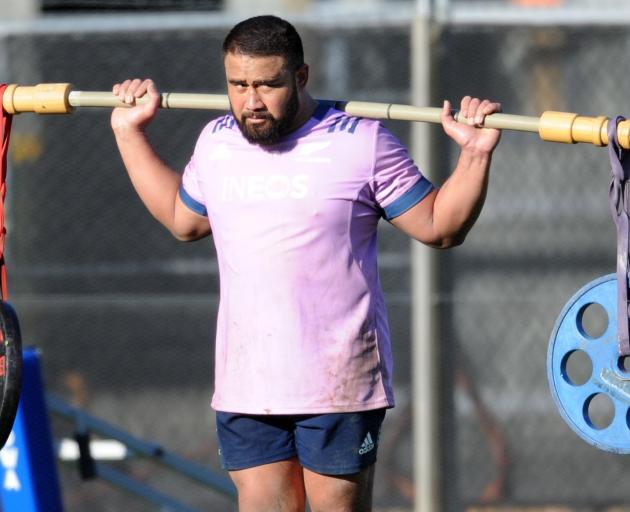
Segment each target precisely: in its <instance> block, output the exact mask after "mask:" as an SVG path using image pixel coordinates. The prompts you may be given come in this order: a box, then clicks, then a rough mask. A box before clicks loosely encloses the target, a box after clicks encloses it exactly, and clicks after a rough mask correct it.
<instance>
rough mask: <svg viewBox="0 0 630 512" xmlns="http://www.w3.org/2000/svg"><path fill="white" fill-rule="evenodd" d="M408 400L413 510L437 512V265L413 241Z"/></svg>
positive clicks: (426, 149) (424, 86)
mask: <svg viewBox="0 0 630 512" xmlns="http://www.w3.org/2000/svg"><path fill="white" fill-rule="evenodd" d="M432 14H433V11H432V2H431V0H417V4H416V15H415V17H414V21H413V27H412V36H411V37H412V45H411V47H412V51H411V56H412V61H411V70H412V72H411V73H412V88H413V90H412V99H413V101H412V103H413V104H415V105H426V104H429V103H430V101H431V100H432V98H431V76H430V74H431V67H432V66H431V62H432V51H431V40H432V28H433V23H432ZM412 136H413V145H412V151H413V155H414V159H415V161H416V162H417V163H418V165H419V167H420V169H421V170H422V171H423V173H425V175H426V176H427V177H428V178H429V179H434V178H435V176H431V172H432V169H433V168H434V163H435V162H434V161H435V158H433V155H432V148H431V140H430V139H431V137H430V128H429V126H428V125H427V124H424V123H414V124H413V127H412ZM411 258H412V259H411V274H412V278H411V282H412V285H411V287H412V290H411V301H412V302H411V315H412V400H413V433H414V435H413V440H414V442H413V446H414V449H413V457H414V487H415V505H414V510H415V512H440V511H442V509H443V499H442V496H441V489H442V474H441V465H440V461H441V455H442V454H441V444H440V443H441V441H440V435H439V419H440V410H439V403H440V402H439V380H440V379H439V377H440V376H439V368H440V364H439V363H440V351H439V346H440V345H439V340H438V339H437V330H438V329H437V317H436V304H435V303H434V300H433V297H434V296H435V294H434V292H435V284H436V282H437V275H436V271H437V265H436V261H435V254H434V252H433V250H432V249H429V248H428V247H425V246H422V245H420V244H418V243H417V242H413V243H412V248H411Z"/></svg>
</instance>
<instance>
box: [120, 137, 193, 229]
mask: <svg viewBox="0 0 630 512" xmlns="http://www.w3.org/2000/svg"><path fill="white" fill-rule="evenodd" d="M114 135H115V137H116V143H117V145H118V149H119V151H120V155H121V157H122V160H123V163H124V164H125V168H126V169H127V172H128V173H129V177H130V179H131V183H132V184H133V186H134V188H135V190H136V192H137V193H138V195H139V196H140V199H141V200H142V202H143V203H144V204H145V206H146V207H147V209H148V210H149V211H150V212H151V214H152V215H153V216H154V217H155V218H156V219H157V220H158V221H159V222H161V223H162V224H163V225H164V226H165V227H166V228H167V229H168V230H169V231H173V228H174V226H173V223H174V209H175V199H176V196H177V191H178V189H179V186H180V183H181V176H180V175H179V174H178V173H177V172H175V171H174V170H173V169H171V168H170V167H168V166H167V165H166V164H165V163H164V162H163V161H162V160H161V159H160V157H159V156H158V155H157V153H156V152H155V150H154V149H153V147H152V146H151V144H150V143H149V141H148V139H147V137H146V135H145V133H144V132H143V131H138V130H134V129H129V128H117V129H115V130H114Z"/></svg>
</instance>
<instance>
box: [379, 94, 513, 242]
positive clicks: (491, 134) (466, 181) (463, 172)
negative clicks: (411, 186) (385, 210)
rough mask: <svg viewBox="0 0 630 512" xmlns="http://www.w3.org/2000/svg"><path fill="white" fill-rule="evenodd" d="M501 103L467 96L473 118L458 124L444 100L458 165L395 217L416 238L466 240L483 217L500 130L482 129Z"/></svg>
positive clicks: (466, 109)
mask: <svg viewBox="0 0 630 512" xmlns="http://www.w3.org/2000/svg"><path fill="white" fill-rule="evenodd" d="M500 110H501V106H500V104H498V103H491V102H490V101H488V100H483V101H481V100H479V99H477V98H470V97H469V96H466V97H465V98H464V99H463V100H462V103H461V109H460V112H461V114H460V115H463V116H464V117H466V118H467V119H469V123H468V124H467V125H466V124H462V123H458V122H456V121H455V119H453V116H452V114H451V105H450V103H449V102H448V101H445V102H444V107H443V109H442V116H441V118H442V126H443V127H444V131H445V132H446V134H447V135H448V136H449V137H451V138H452V139H453V140H454V141H455V142H456V143H457V144H458V145H459V146H460V148H461V152H460V155H459V159H458V161H457V165H456V166H455V169H454V170H453V172H452V173H451V175H450V176H449V178H448V179H447V180H446V181H445V182H444V184H443V185H442V187H441V188H439V189H437V190H433V191H432V192H430V193H429V194H428V195H427V196H426V197H425V198H424V199H423V200H422V201H420V202H419V203H418V204H416V205H415V206H413V207H412V208H410V209H409V210H407V211H406V212H404V213H403V214H401V215H399V216H398V217H395V218H394V219H392V220H391V223H392V224H393V225H394V226H396V227H397V228H398V229H400V230H402V231H403V232H405V233H407V234H408V235H409V236H411V237H413V238H415V239H416V240H418V241H420V242H423V243H425V244H427V245H430V246H432V247H437V248H448V247H453V246H455V245H459V244H461V243H462V242H463V241H464V239H465V238H466V235H467V234H468V232H469V231H470V229H471V228H472V226H473V224H474V223H475V221H476V220H477V217H479V214H480V213H481V209H482V207H483V203H484V201H485V198H486V191H487V189H488V177H489V172H490V163H491V160H492V152H493V151H494V148H495V147H496V145H497V144H498V143H499V138H500V132H499V130H494V129H489V128H481V127H480V126H481V124H482V123H483V120H484V118H485V116H486V115H490V114H493V113H495V112H500Z"/></svg>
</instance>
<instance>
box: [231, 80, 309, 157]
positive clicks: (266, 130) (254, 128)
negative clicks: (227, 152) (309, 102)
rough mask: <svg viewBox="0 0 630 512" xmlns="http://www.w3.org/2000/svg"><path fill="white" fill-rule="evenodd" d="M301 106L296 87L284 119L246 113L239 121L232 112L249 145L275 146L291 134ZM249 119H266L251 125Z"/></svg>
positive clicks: (267, 114)
mask: <svg viewBox="0 0 630 512" xmlns="http://www.w3.org/2000/svg"><path fill="white" fill-rule="evenodd" d="M299 105H300V102H299V98H298V93H297V87H294V89H293V92H292V93H291V96H290V97H289V99H288V101H287V104H286V107H285V110H284V113H283V114H282V117H279V118H277V119H276V118H275V117H273V115H271V114H270V113H269V112H245V113H243V114H242V115H241V118H240V119H239V118H238V117H237V116H236V115H234V110H232V115H234V119H236V124H237V125H238V127H239V129H240V130H241V133H242V134H243V137H245V139H247V141H248V142H249V143H251V144H258V145H260V146H273V145H274V144H277V143H278V142H280V140H281V139H282V137H284V136H285V135H287V134H288V133H290V132H291V130H292V128H293V125H294V122H295V118H296V117H297V113H298V109H299ZM248 118H253V119H264V120H265V122H264V123H260V124H250V123H248V122H247V119H248Z"/></svg>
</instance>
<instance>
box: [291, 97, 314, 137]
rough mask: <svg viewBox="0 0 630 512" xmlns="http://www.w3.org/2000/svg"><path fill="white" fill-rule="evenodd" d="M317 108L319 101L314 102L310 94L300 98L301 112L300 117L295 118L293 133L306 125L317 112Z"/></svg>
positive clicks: (299, 112)
mask: <svg viewBox="0 0 630 512" xmlns="http://www.w3.org/2000/svg"><path fill="white" fill-rule="evenodd" d="M316 108H317V101H316V100H314V99H313V98H312V97H311V96H310V94H308V93H306V92H305V93H304V96H303V97H302V98H300V110H299V111H298V115H297V116H296V117H295V123H294V124H293V127H292V129H291V131H292V132H294V131H295V130H298V129H299V128H301V127H302V125H303V124H304V123H306V122H307V121H308V120H309V119H310V118H311V117H312V116H313V113H314V112H315V109H316Z"/></svg>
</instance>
